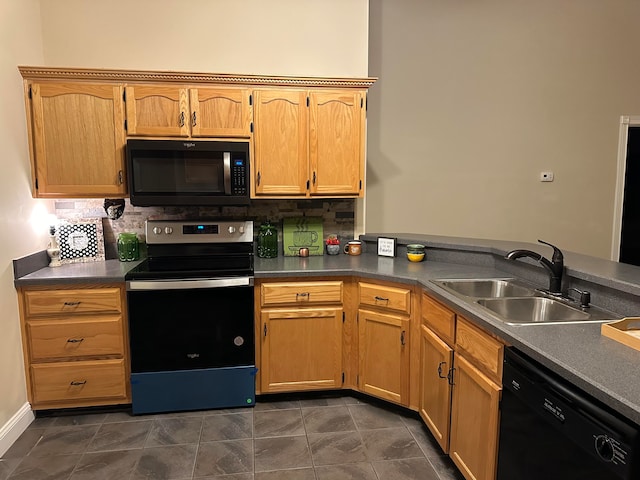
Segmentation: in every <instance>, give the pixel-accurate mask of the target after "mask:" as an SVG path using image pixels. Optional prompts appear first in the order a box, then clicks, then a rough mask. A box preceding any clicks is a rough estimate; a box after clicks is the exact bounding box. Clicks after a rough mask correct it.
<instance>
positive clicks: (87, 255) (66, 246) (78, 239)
mask: <svg viewBox="0 0 640 480" xmlns="http://www.w3.org/2000/svg"><path fill="white" fill-rule="evenodd" d="M58 242H59V243H60V262H62V263H77V262H99V261H103V260H104V237H103V234H102V219H100V218H96V219H93V218H92V219H86V220H76V221H73V222H66V223H61V224H60V225H58Z"/></svg>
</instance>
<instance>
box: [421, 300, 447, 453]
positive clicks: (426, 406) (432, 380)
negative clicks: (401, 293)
mask: <svg viewBox="0 0 640 480" xmlns="http://www.w3.org/2000/svg"><path fill="white" fill-rule="evenodd" d="M421 317H422V322H421V326H420V400H419V410H418V411H419V413H420V417H421V418H422V419H423V420H424V422H425V424H426V425H427V427H428V428H429V430H431V433H432V434H433V436H434V437H435V439H436V441H437V442H438V444H439V445H440V447H441V448H442V450H443V451H444V452H445V453H448V452H449V432H450V419H451V394H452V387H453V385H452V374H451V372H452V367H453V345H454V339H455V326H456V314H455V313H453V312H452V311H451V310H449V309H448V308H446V307H444V306H443V305H441V304H440V303H438V302H437V301H435V300H433V299H432V298H430V297H429V296H428V295H426V294H425V293H423V294H422V305H421Z"/></svg>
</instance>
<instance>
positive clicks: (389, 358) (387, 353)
mask: <svg viewBox="0 0 640 480" xmlns="http://www.w3.org/2000/svg"><path fill="white" fill-rule="evenodd" d="M358 291H359V295H358V298H359V301H358V303H359V308H358V351H359V368H358V389H359V390H360V391H361V392H363V393H367V394H370V395H374V396H376V397H380V398H383V399H385V400H389V401H391V402H394V403H398V404H400V405H405V406H406V405H408V401H409V335H410V332H409V327H410V315H411V289H409V288H404V287H399V286H394V285H391V284H378V283H375V284H374V283H370V282H359V283H358Z"/></svg>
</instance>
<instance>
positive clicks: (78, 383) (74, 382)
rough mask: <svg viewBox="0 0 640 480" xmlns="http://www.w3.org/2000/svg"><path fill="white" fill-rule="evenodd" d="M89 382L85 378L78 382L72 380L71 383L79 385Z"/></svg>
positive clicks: (75, 385)
mask: <svg viewBox="0 0 640 480" xmlns="http://www.w3.org/2000/svg"><path fill="white" fill-rule="evenodd" d="M86 383H87V381H86V380H83V381H81V382H78V381H76V380H72V381H71V383H70V384H69V385H71V386H72V387H77V386H79V385H85V384H86Z"/></svg>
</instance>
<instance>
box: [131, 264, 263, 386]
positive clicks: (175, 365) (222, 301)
mask: <svg viewBox="0 0 640 480" xmlns="http://www.w3.org/2000/svg"><path fill="white" fill-rule="evenodd" d="M127 290H128V291H127V297H128V308H129V339H130V345H131V371H132V372H133V373H139V372H159V371H175V370H193V369H202V368H214V367H215V368H218V367H232V366H247V365H255V348H254V322H253V278H252V277H229V278H223V279H192V280H187V279H184V280H183V279H180V280H144V281H129V282H127Z"/></svg>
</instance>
